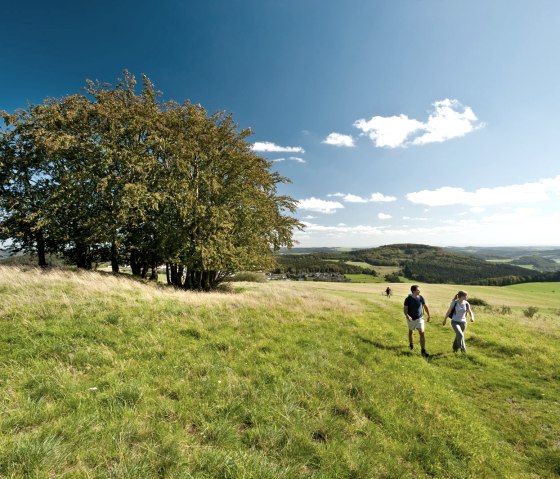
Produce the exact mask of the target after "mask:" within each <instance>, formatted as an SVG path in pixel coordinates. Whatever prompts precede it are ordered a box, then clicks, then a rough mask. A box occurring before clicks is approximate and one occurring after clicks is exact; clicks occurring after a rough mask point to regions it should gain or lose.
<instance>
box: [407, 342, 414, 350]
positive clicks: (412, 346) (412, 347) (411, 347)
mask: <svg viewBox="0 0 560 479" xmlns="http://www.w3.org/2000/svg"><path fill="white" fill-rule="evenodd" d="M408 347H409V348H410V350H411V351H412V350H413V349H414V344H412V343H410V344H409V345H408Z"/></svg>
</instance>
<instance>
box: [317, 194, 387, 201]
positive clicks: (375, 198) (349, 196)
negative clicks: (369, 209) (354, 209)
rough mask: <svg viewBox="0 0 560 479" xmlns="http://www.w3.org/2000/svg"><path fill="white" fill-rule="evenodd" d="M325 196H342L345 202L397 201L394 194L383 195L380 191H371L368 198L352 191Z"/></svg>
mask: <svg viewBox="0 0 560 479" xmlns="http://www.w3.org/2000/svg"><path fill="white" fill-rule="evenodd" d="M327 196H329V197H338V198H342V199H343V200H344V201H346V202H347V203H389V202H391V201H397V198H396V197H395V196H385V195H384V194H382V193H372V194H371V196H370V197H369V198H363V197H361V196H358V195H353V194H352V193H331V194H328V195H327Z"/></svg>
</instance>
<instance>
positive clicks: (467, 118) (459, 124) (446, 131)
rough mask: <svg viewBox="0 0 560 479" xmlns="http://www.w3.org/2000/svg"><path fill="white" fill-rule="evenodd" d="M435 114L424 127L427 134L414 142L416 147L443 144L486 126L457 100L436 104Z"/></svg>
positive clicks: (447, 100) (442, 101)
mask: <svg viewBox="0 0 560 479" xmlns="http://www.w3.org/2000/svg"><path fill="white" fill-rule="evenodd" d="M434 110H435V111H434V112H433V113H432V114H431V115H430V117H429V118H428V122H427V123H426V124H425V126H424V128H423V129H424V130H426V133H425V134H423V135H422V136H419V137H418V138H416V139H415V140H414V141H413V144H415V145H425V144H427V143H441V142H443V141H446V140H450V139H451V138H457V137H460V136H465V135H466V134H467V133H470V132H471V131H473V130H474V129H476V128H481V127H483V126H484V124H481V123H477V122H478V118H477V117H476V115H475V114H474V113H473V111H472V109H471V108H470V107H468V106H463V105H461V103H460V102H458V101H457V100H449V99H445V100H441V101H436V102H435V103H434Z"/></svg>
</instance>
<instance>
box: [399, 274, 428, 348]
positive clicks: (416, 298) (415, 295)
mask: <svg viewBox="0 0 560 479" xmlns="http://www.w3.org/2000/svg"><path fill="white" fill-rule="evenodd" d="M410 291H411V294H409V295H408V296H407V297H406V299H405V300H404V315H405V317H406V321H407V323H408V343H409V346H410V349H414V342H413V340H412V339H413V338H412V333H413V332H414V330H415V329H417V330H418V334H419V335H420V347H421V348H422V356H423V357H425V358H427V357H428V353H427V352H426V338H425V337H424V310H426V314H427V318H426V319H427V321H428V322H429V321H430V310H429V309H428V305H427V304H426V301H425V300H424V298H423V296H422V295H421V294H420V286H418V285H417V284H413V285H412V286H411V287H410Z"/></svg>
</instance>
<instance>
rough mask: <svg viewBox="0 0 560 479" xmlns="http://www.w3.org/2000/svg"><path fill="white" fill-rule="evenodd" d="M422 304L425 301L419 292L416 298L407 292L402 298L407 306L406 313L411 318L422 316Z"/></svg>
mask: <svg viewBox="0 0 560 479" xmlns="http://www.w3.org/2000/svg"><path fill="white" fill-rule="evenodd" d="M423 304H426V301H424V298H423V297H422V295H421V294H419V295H418V297H417V298H415V297H414V296H413V295H412V294H409V295H408V296H407V297H406V298H405V300H404V305H405V306H408V314H409V316H410V317H411V318H412V319H419V318H421V317H422V316H423V311H422V305H423Z"/></svg>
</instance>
